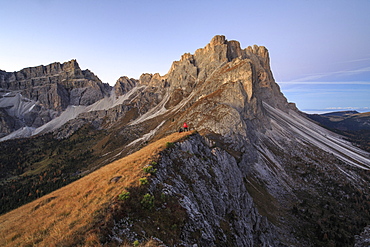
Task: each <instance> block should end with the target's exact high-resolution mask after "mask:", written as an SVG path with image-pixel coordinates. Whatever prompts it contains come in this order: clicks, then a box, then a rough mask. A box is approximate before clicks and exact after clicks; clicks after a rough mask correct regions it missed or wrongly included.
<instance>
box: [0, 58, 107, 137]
mask: <svg viewBox="0 0 370 247" xmlns="http://www.w3.org/2000/svg"><path fill="white" fill-rule="evenodd" d="M0 89H1V91H0V107H1V109H3V115H2V116H3V117H2V118H3V119H4V118H5V116H6V115H7V116H6V118H7V120H4V121H5V122H6V123H5V122H4V124H3V125H2V132H1V133H2V134H1V135H6V134H9V133H11V132H12V131H14V130H17V129H19V128H20V127H33V128H37V127H39V126H42V125H43V124H45V123H47V122H49V121H50V120H52V119H53V118H55V117H56V116H58V115H59V114H60V113H61V112H62V111H64V110H65V109H66V108H67V107H68V106H69V105H76V106H78V105H84V106H87V105H91V104H93V103H94V102H96V101H98V100H100V99H102V98H104V97H106V96H108V95H109V93H110V90H111V88H110V87H109V85H108V84H104V83H102V82H101V81H100V80H99V78H98V77H96V76H95V75H94V74H93V73H92V72H90V71H89V70H81V69H80V67H79V65H78V63H77V61H76V60H71V61H69V62H65V63H63V64H60V63H53V64H49V65H47V66H42V65H41V66H38V67H33V68H26V69H23V70H21V71H18V72H5V71H0ZM25 102H30V104H26V103H25ZM27 105H28V106H27ZM22 107H23V108H22ZM4 110H5V111H6V112H7V114H6V115H4V114H5V113H4ZM11 118H13V119H11ZM11 122H13V124H9V123H11ZM5 126H8V127H7V128H5Z"/></svg>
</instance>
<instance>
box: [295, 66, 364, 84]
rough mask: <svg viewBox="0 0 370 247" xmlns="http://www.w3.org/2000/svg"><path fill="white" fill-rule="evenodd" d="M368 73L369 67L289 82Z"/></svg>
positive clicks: (316, 75)
mask: <svg viewBox="0 0 370 247" xmlns="http://www.w3.org/2000/svg"><path fill="white" fill-rule="evenodd" d="M366 72H370V67H364V68H360V69H354V70H341V71H335V72H327V73H317V74H311V75H308V76H305V77H302V78H298V79H295V80H292V81H291V82H301V81H303V82H308V81H314V80H317V79H320V78H324V77H330V76H353V75H357V74H361V73H366Z"/></svg>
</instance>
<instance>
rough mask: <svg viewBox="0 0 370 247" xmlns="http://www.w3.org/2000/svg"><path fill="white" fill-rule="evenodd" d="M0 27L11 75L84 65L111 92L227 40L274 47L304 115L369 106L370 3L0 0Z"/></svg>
mask: <svg viewBox="0 0 370 247" xmlns="http://www.w3.org/2000/svg"><path fill="white" fill-rule="evenodd" d="M0 26H1V29H0V30H1V35H0V69H2V70H5V71H9V72H11V71H18V70H20V69H22V68H25V67H33V66H37V65H41V64H43V65H47V64H49V63H52V62H56V61H58V62H65V61H69V60H71V59H77V61H78V62H79V64H80V67H81V68H82V69H90V70H91V71H93V72H94V73H95V74H96V75H97V76H98V77H99V78H100V79H101V80H102V81H103V82H108V83H110V84H111V85H113V84H114V83H115V81H116V80H117V79H118V78H119V77H120V76H123V75H126V76H129V77H133V78H139V76H140V75H141V74H142V73H147V72H148V73H157V72H158V73H160V74H162V75H164V74H166V73H167V71H168V70H169V68H170V66H171V64H172V62H173V61H174V60H179V59H180V56H181V55H182V54H183V53H185V52H190V53H194V51H195V50H196V49H198V48H201V47H204V46H205V45H206V44H207V43H208V42H209V41H210V40H211V38H212V37H213V36H214V35H216V34H223V35H225V36H226V38H227V39H228V40H238V41H240V43H241V46H242V47H243V48H245V47H247V46H249V45H254V44H257V45H263V46H266V47H267V48H268V50H269V52H270V58H271V67H272V70H273V73H274V77H275V80H276V81H277V82H278V83H279V85H280V87H281V89H282V91H283V93H284V94H285V96H286V97H287V98H288V100H289V101H291V102H295V103H296V104H297V106H298V108H299V109H301V110H308V109H327V108H331V109H346V108H348V107H350V108H365V110H366V109H367V108H369V107H370V1H369V0H353V1H348V0H279V1H276V0H270V1H267V0H262V1H247V0H243V1H242V0H240V1H234V0H230V1H225V0H222V1H219V0H186V1H181V0H157V1H155V0H149V1H144V0H120V1H119V0H104V1H103V0H63V1H62V0H0ZM362 110H363V109H362ZM367 111H370V109H368V110H367Z"/></svg>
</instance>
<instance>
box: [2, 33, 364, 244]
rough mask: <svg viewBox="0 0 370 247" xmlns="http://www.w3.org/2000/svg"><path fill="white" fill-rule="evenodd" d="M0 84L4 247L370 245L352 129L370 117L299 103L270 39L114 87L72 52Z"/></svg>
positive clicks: (232, 46) (203, 54)
mask: <svg viewBox="0 0 370 247" xmlns="http://www.w3.org/2000/svg"><path fill="white" fill-rule="evenodd" d="M0 85H1V91H0V95H1V98H0V132H1V136H2V139H1V142H0V160H1V163H0V169H1V174H0V187H1V189H0V191H1V193H0V196H1V198H0V199H1V203H0V205H1V212H2V213H3V215H1V216H0V226H1V227H0V231H1V232H0V234H1V235H0V236H2V237H1V238H0V239H1V240H0V243H1V246H17V245H18V246H26V245H29V246H32V245H38V246H50V245H55V246H59V245H60V246H61V245H63V246H103V245H104V246H120V245H125V244H127V245H136V246H138V245H139V244H141V245H142V246H144V245H145V244H147V245H150V246H163V245H166V246H354V245H355V244H356V246H363V244H366V241H367V238H368V236H367V232H368V228H367V227H369V226H370V203H369V202H370V186H369V184H370V173H369V170H370V154H369V152H366V151H364V150H363V149H360V148H359V147H358V145H360V144H358V143H357V144H356V145H354V144H352V143H351V141H352V140H353V139H351V141H349V140H348V138H349V137H348V136H350V135H354V133H360V132H361V131H368V124H369V118H368V115H367V114H358V113H354V112H346V113H340V114H338V113H336V114H329V115H306V114H304V113H302V112H300V111H299V110H298V109H297V108H296V106H295V104H293V103H289V102H287V100H286V98H285V97H284V95H283V94H282V93H281V91H280V88H279V86H278V84H276V83H275V80H274V77H273V74H272V72H271V69H270V61H269V53H268V50H267V49H266V48H265V47H263V46H257V45H254V46H249V47H247V48H245V49H242V48H241V47H240V44H239V42H238V41H228V40H227V39H226V38H225V36H222V35H217V36H215V37H214V38H213V39H212V40H211V41H210V43H209V44H207V45H206V46H205V47H204V48H200V49H198V50H196V51H195V52H194V54H190V53H186V54H184V55H182V56H181V59H180V60H179V61H175V62H173V64H172V67H171V69H170V70H169V72H168V73H167V74H166V75H163V76H161V75H159V74H143V75H142V76H141V77H140V78H139V79H132V78H128V77H125V76H123V77H121V78H119V79H118V81H117V82H116V84H115V86H114V87H110V86H109V85H107V84H104V83H102V82H101V81H100V80H99V79H98V77H97V76H95V75H94V74H93V73H92V72H91V71H88V70H84V71H83V70H81V69H80V68H79V66H78V64H77V62H76V61H75V60H72V61H69V62H66V63H63V64H60V63H54V64H51V65H48V66H38V67H35V68H27V69H24V70H22V71H19V72H12V73H10V72H5V71H1V72H0ZM184 122H186V123H187V124H188V125H189V127H190V131H191V132H181V133H177V132H179V129H180V128H181V127H182V126H183V123H184ZM323 126H325V128H324V127H323ZM327 128H330V129H332V130H336V131H340V132H338V133H341V134H343V133H345V134H346V135H347V137H344V136H343V135H340V134H338V133H334V132H333V131H330V130H328V129H327ZM22 205H23V206H22Z"/></svg>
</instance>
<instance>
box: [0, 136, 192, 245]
mask: <svg viewBox="0 0 370 247" xmlns="http://www.w3.org/2000/svg"><path fill="white" fill-rule="evenodd" d="M189 134H191V132H185V133H174V134H172V135H170V136H167V137H165V138H163V139H161V140H158V141H156V142H154V143H152V144H149V145H148V146H146V147H144V148H142V149H141V150H139V151H138V152H135V153H133V154H131V155H129V156H127V157H125V158H123V159H120V160H117V161H115V162H113V163H111V164H109V165H107V166H105V167H103V168H101V169H99V170H97V171H95V172H93V173H91V174H89V175H87V176H85V177H83V178H81V179H80V180H78V181H75V182H73V183H71V184H69V185H67V186H65V187H63V188H61V189H59V190H56V191H54V192H52V193H50V194H48V195H46V196H43V197H41V198H39V199H37V200H35V201H33V202H31V203H28V204H26V205H24V206H22V207H20V208H17V209H15V210H13V211H11V212H9V213H6V214H4V215H2V216H0V245H1V246H33V245H35V244H37V245H38V246H57V245H60V244H63V246H71V245H86V246H94V245H99V244H100V243H99V236H98V235H97V233H96V232H95V231H94V229H93V227H94V226H95V225H96V217H97V213H98V212H100V211H101V210H102V209H104V208H105V205H106V204H107V203H110V202H112V201H113V200H115V199H116V198H117V197H118V195H120V194H121V193H122V191H125V190H126V188H129V187H130V188H133V187H139V186H140V180H139V179H140V178H141V177H143V176H147V175H148V174H147V173H145V172H144V171H143V167H144V166H146V165H148V164H150V163H151V162H152V161H153V160H156V159H157V158H158V157H157V156H158V154H159V152H160V151H162V150H164V149H165V148H166V144H167V143H170V142H176V141H178V140H180V139H181V138H184V137H185V136H187V135H189ZM117 177H120V178H119V179H117V181H111V180H112V178H117Z"/></svg>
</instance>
